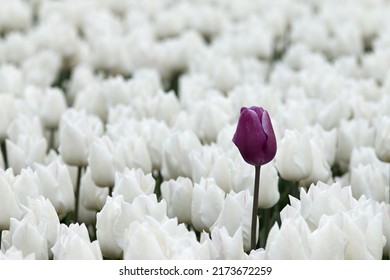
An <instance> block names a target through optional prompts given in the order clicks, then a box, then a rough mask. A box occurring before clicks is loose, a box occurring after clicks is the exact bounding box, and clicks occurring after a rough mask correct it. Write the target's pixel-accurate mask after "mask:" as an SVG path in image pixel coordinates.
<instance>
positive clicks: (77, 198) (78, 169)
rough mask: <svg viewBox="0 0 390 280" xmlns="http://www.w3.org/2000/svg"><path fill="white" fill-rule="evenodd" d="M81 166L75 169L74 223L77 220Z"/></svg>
mask: <svg viewBox="0 0 390 280" xmlns="http://www.w3.org/2000/svg"><path fill="white" fill-rule="evenodd" d="M82 169H83V167H82V166H78V167H77V181H76V205H75V219H76V222H77V221H78V220H79V198H80V182H81V173H82Z"/></svg>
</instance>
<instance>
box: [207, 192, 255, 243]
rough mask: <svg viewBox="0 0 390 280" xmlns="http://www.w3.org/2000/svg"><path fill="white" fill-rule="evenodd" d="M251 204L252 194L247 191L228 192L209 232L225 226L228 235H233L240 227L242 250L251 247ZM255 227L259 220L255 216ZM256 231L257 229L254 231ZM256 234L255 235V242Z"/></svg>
mask: <svg viewBox="0 0 390 280" xmlns="http://www.w3.org/2000/svg"><path fill="white" fill-rule="evenodd" d="M252 206H253V195H251V194H250V193H249V191H248V190H247V191H241V192H239V193H234V192H231V193H228V194H227V195H226V198H225V202H224V204H223V207H222V210H221V212H220V214H219V216H218V218H217V220H216V221H215V224H214V225H213V226H212V227H211V232H212V231H213V229H214V228H215V227H217V228H226V229H227V231H228V233H229V235H230V236H234V235H235V233H236V232H237V231H238V230H239V229H241V231H242V238H243V246H244V250H245V251H248V250H250V249H251V228H252V224H251V222H252V216H251V213H252ZM256 225H257V227H258V226H259V220H258V218H257V222H256ZM256 232H258V231H256ZM257 238H258V236H256V242H257V240H258V239H257Z"/></svg>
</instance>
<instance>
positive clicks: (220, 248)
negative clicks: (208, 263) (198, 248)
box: [201, 227, 245, 260]
mask: <svg viewBox="0 0 390 280" xmlns="http://www.w3.org/2000/svg"><path fill="white" fill-rule="evenodd" d="M242 240H243V237H242V231H241V228H238V229H237V231H236V232H235V233H234V234H233V235H230V234H229V232H228V230H227V229H226V228H225V227H222V228H218V227H216V228H214V229H213V230H212V232H211V239H210V237H209V235H208V234H206V233H205V232H202V234H201V242H202V243H205V244H208V246H209V250H210V256H211V258H212V259H214V260H243V259H245V253H244V249H243V247H244V246H243V241H242Z"/></svg>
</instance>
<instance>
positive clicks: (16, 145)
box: [6, 134, 47, 174]
mask: <svg viewBox="0 0 390 280" xmlns="http://www.w3.org/2000/svg"><path fill="white" fill-rule="evenodd" d="M6 147H7V155H8V163H9V166H10V167H12V168H13V170H14V172H15V173H16V174H19V173H20V172H21V171H22V169H23V168H26V167H31V166H33V164H34V163H43V162H44V159H45V155H46V150H47V141H46V138H44V137H43V136H34V135H31V136H30V135H28V134H22V135H19V136H18V138H17V140H16V141H15V142H13V141H11V140H8V139H7V140H6Z"/></svg>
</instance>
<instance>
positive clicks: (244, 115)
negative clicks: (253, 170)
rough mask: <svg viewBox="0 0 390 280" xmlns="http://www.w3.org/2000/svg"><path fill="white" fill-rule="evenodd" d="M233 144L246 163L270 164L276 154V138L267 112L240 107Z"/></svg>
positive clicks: (261, 109) (254, 108) (259, 108)
mask: <svg viewBox="0 0 390 280" xmlns="http://www.w3.org/2000/svg"><path fill="white" fill-rule="evenodd" d="M233 143H234V144H235V145H236V146H237V148H238V150H239V151H240V153H241V156H242V157H243V158H244V160H245V161H246V162H247V163H249V164H252V165H263V164H266V163H268V162H270V161H271V160H272V159H273V158H274V157H275V154H276V137H275V133H274V130H273V128H272V123H271V118H270V117H269V115H268V112H267V111H266V110H264V109H263V108H261V107H256V106H253V107H250V108H247V107H242V108H241V112H240V118H239V120H238V124H237V129H236V132H235V133H234V136H233Z"/></svg>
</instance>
